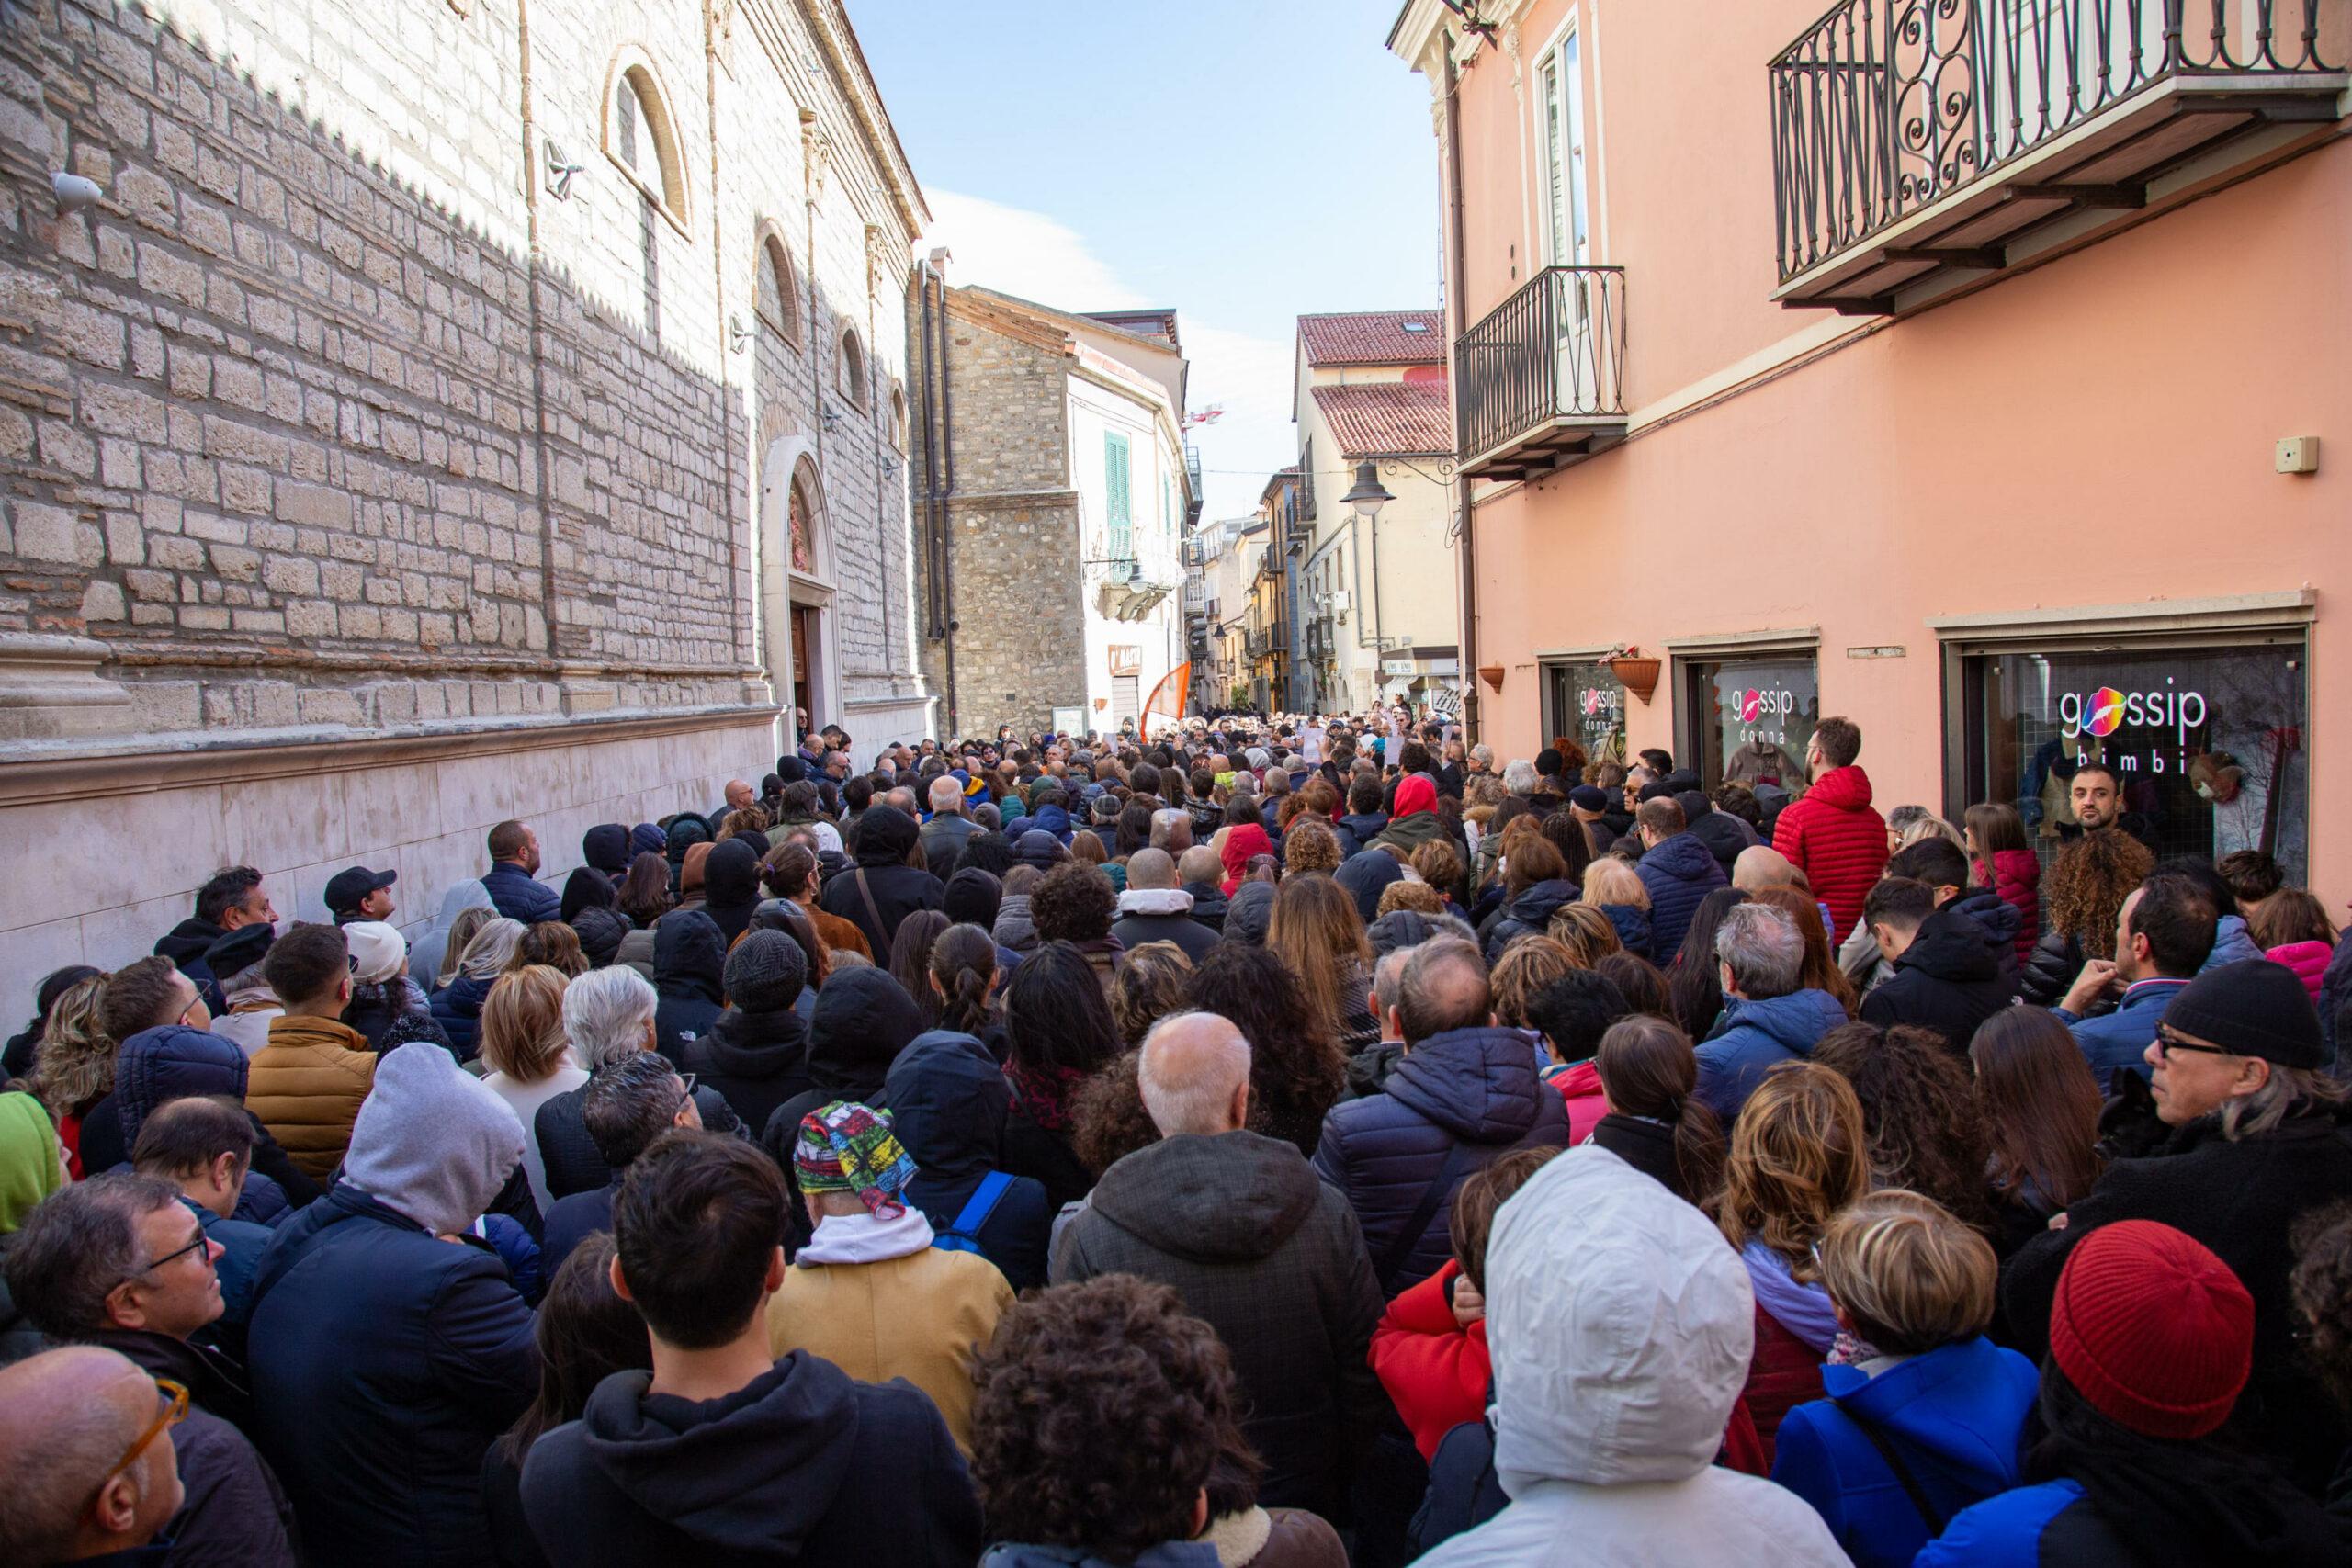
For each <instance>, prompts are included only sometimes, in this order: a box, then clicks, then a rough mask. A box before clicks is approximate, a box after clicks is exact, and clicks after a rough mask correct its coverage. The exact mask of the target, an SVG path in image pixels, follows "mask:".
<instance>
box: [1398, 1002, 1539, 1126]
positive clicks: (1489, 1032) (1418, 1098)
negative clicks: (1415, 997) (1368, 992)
mask: <svg viewBox="0 0 2352 1568" xmlns="http://www.w3.org/2000/svg"><path fill="white" fill-rule="evenodd" d="M1388 1093H1389V1097H1390V1098H1391V1099H1393V1100H1397V1101H1398V1102H1399V1103H1401V1104H1404V1105H1407V1106H1409V1107H1411V1108H1412V1109H1413V1110H1414V1111H1417V1112H1419V1114H1420V1115H1421V1116H1423V1117H1425V1118H1427V1119H1428V1120H1430V1121H1431V1122H1435V1123H1437V1124H1438V1125H1439V1126H1441V1127H1442V1128H1444V1129H1445V1130H1446V1131H1447V1132H1449V1133H1452V1134H1453V1135H1454V1136H1455V1137H1457V1138H1462V1139H1464V1140H1466V1141H1468V1142H1470V1143H1474V1144H1514V1143H1517V1142H1518V1141H1519V1140H1520V1139H1521V1138H1522V1137H1525V1136H1526V1135H1527V1134H1528V1132H1529V1131H1530V1130H1531V1129H1532V1128H1533V1127H1534V1125H1535V1118H1536V1111H1537V1108H1538V1107H1539V1106H1540V1104H1541V1103H1542V1102H1541V1101H1540V1100H1538V1099H1537V1098H1536V1097H1537V1096H1538V1095H1545V1094H1552V1093H1553V1091H1552V1089H1549V1088H1547V1087H1545V1085H1544V1083H1543V1081H1542V1080H1541V1079H1539V1078H1537V1077H1536V1076H1535V1055H1534V1053H1533V1052H1532V1051H1530V1050H1529V1049H1528V1044H1527V1036H1526V1034H1525V1033H1523V1032H1521V1031H1519V1030H1516V1029H1505V1028H1502V1027H1501V1026H1500V1025H1497V1024H1485V1025H1481V1026H1479V1027H1476V1028H1474V1029H1455V1030H1449V1031H1448V1032H1445V1033H1443V1034H1432V1035H1430V1037H1429V1038H1428V1039H1427V1040H1424V1041H1422V1042H1421V1043H1419V1044H1418V1045H1416V1046H1414V1047H1413V1048H1412V1049H1411V1050H1410V1051H1408V1052H1407V1053H1406V1055H1405V1056H1404V1059H1403V1060H1401V1061H1399V1062H1398V1063H1397V1070H1396V1071H1395V1072H1393V1073H1391V1074H1389V1075H1388ZM1556 1098H1557V1097H1556V1096H1555V1099H1556Z"/></svg>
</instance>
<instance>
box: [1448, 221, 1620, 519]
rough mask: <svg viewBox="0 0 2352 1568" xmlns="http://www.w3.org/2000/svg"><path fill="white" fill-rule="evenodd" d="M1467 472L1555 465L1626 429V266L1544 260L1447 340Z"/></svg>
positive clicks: (1529, 470) (1480, 474)
mask: <svg viewBox="0 0 2352 1568" xmlns="http://www.w3.org/2000/svg"><path fill="white" fill-rule="evenodd" d="M1453 363H1454V373H1455V377H1456V388H1455V391H1454V429H1455V430H1456V431H1457V432H1458V433H1459V436H1460V440H1461V444H1462V450H1463V453H1464V457H1465V459H1466V460H1465V461H1464V463H1463V464H1462V467H1461V469H1460V471H1461V472H1462V473H1463V474H1464V475H1467V476H1469V477H1472V478H1476V479H1525V478H1526V477H1528V476H1529V475H1530V474H1536V473H1542V472H1544V471H1546V470H1548V469H1552V468H1561V467H1563V466H1565V465H1566V464H1568V463H1573V462H1576V461H1578V460H1579V459H1581V458H1584V457H1590V456H1591V455H1592V454H1593V453H1594V452H1597V451H1599V450H1600V449H1601V448H1602V447H1605V446H1612V445H1614V444H1615V443H1616V442H1618V441H1621V440H1623V438H1624V434H1625V269H1624V268H1623V267H1618V266H1547V267H1545V268H1544V269H1543V270H1542V271H1541V272H1538V273H1537V274H1536V275H1535V276H1533V277H1532V278H1530V279H1528V280H1527V283H1526V284H1525V286H1524V287H1522V288H1521V289H1520V290H1519V292H1518V293H1516V294H1513V295H1512V296H1511V297H1510V299H1506V300H1504V301H1503V302H1502V303H1501V304H1499V305H1498V306H1496V307H1495V308H1494V309H1493V310H1490V311H1488V312H1487V316H1486V318H1485V320H1483V321H1479V322H1478V324H1477V325H1476V326H1474V327H1472V328H1471V329H1470V330H1469V331H1467V332H1465V333H1463V334H1462V336H1461V339H1460V340H1459V341H1458V342H1456V343H1455V344H1454V345H1453Z"/></svg>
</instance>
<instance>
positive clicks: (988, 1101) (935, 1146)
mask: <svg viewBox="0 0 2352 1568" xmlns="http://www.w3.org/2000/svg"><path fill="white" fill-rule="evenodd" d="M881 1102H882V1104H884V1105H886V1106H888V1108H889V1111H890V1115H891V1120H892V1122H894V1123H895V1125H896V1126H897V1128H898V1133H899V1144H900V1145H903V1146H904V1147H905V1149H906V1151H907V1153H908V1154H909V1155H910V1156H913V1158H914V1162H915V1166H916V1168H918V1169H919V1170H920V1171H921V1172H922V1175H924V1176H927V1177H930V1178H932V1179H933V1180H936V1181H940V1182H944V1183H951V1184H952V1183H956V1182H959V1181H963V1180H966V1179H977V1178H978V1177H980V1176H983V1175H985V1174H987V1173H988V1172H989V1171H991V1170H994V1169H995V1168H997V1162H998V1159H999V1145H1001V1143H1002V1142H1003V1140H1004V1119H1005V1115H1006V1113H1007V1112H1008V1111H1011V1110H1012V1085H1011V1084H1010V1083H1008V1082H1006V1081H1005V1077H1004V1069H1003V1068H1001V1067H1000V1066H997V1063H996V1058H995V1057H994V1056H992V1055H989V1048H988V1047H987V1046H985V1045H983V1044H981V1043H979V1042H978V1040H976V1039H974V1038H973V1037H972V1036H971V1035H968V1034H961V1033H958V1032H956V1031H954V1030H952V1029H934V1030H931V1031H929V1032H926V1033H923V1034H919V1035H917V1036H915V1038H914V1040H913V1042H912V1043H910V1044H909V1045H908V1046H907V1048H906V1049H905V1050H903V1051H901V1052H899V1055H898V1058H897V1059H896V1060H895V1061H893V1062H892V1063H891V1064H890V1070H889V1072H888V1075H887V1076H886V1077H884V1078H883V1080H882V1100H881Z"/></svg>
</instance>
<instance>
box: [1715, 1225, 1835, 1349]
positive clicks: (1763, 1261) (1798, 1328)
mask: <svg viewBox="0 0 2352 1568" xmlns="http://www.w3.org/2000/svg"><path fill="white" fill-rule="evenodd" d="M1739 1258H1740V1261H1741V1262H1743V1263H1745V1264H1747V1280H1748V1283H1749V1284H1751V1285H1753V1286H1755V1288H1756V1304H1757V1305H1758V1306H1760V1307H1762V1308H1763V1309H1764V1310H1765V1311H1766V1312H1769V1313H1770V1314H1772V1317H1773V1320H1774V1321H1775V1322H1777V1323H1779V1324H1780V1325H1781V1327H1783V1328H1785V1329H1787V1330H1788V1331H1789V1332H1790V1333H1792V1334H1793V1335H1795V1336H1796V1337H1798V1338H1799V1339H1802V1340H1804V1343H1805V1345H1806V1347H1807V1348H1810V1349H1811V1350H1812V1351H1813V1352H1814V1354H1815V1355H1817V1356H1826V1355H1827V1354H1828V1353H1829V1351H1830V1348H1831V1347H1832V1346H1834V1345H1836V1344H1837V1343H1838V1309H1837V1308H1835V1307H1833V1306H1831V1305H1830V1304H1829V1292H1826V1291H1825V1290H1823V1289H1822V1288H1821V1287H1820V1286H1819V1285H1802V1284H1799V1283H1798V1282H1797V1280H1796V1278H1795V1276H1793V1275H1792V1274H1791V1273H1790V1272H1789V1263H1788V1259H1787V1258H1782V1257H1781V1255H1780V1254H1779V1253H1777V1252H1775V1251H1773V1250H1772V1249H1771V1248H1770V1247H1767V1246H1765V1245H1764V1244H1763V1243H1762V1242H1760V1241H1753V1240H1751V1241H1749V1242H1748V1243H1747V1245H1746V1246H1745V1247H1741V1248H1740V1249H1739Z"/></svg>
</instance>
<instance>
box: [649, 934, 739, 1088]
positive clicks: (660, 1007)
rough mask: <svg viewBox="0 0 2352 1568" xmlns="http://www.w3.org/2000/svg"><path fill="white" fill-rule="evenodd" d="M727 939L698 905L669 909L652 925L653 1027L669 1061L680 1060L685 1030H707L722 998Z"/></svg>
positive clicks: (723, 997)
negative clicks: (696, 907) (657, 998)
mask: <svg viewBox="0 0 2352 1568" xmlns="http://www.w3.org/2000/svg"><path fill="white" fill-rule="evenodd" d="M726 970H727V939H726V938H725V937H723V936H721V935H720V934H719V931H718V922H717V921H715V920H713V919H711V918H710V917H709V916H708V915H707V914H705V913H703V911H701V910H700V909H673V910H672V911H671V912H670V913H668V914H666V915H664V916H662V919H661V920H660V921H659V922H657V923H656V924H655V926H654V928H653V989H654V992H655V994H656V995H657V996H658V997H659V998H661V999H660V1000H659V1001H658V1002H657V1003H656V1004H655V1006H654V1010H653V1028H654V1032H655V1034H656V1035H657V1036H658V1037H659V1039H660V1049H661V1052H662V1055H664V1056H667V1057H669V1058H670V1060H671V1061H673V1062H680V1063H683V1058H682V1057H681V1055H680V1051H681V1050H682V1048H683V1047H684V1043H685V1037H686V1036H687V1035H689V1034H693V1035H702V1034H707V1033H709V1032H710V1026H711V1025H712V1024H714V1023H716V1022H718V1011H719V1005H720V1003H721V1002H723V1001H724V1000H725V999H726V996H727V988H726V984H725V980H724V976H725V974H726Z"/></svg>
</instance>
